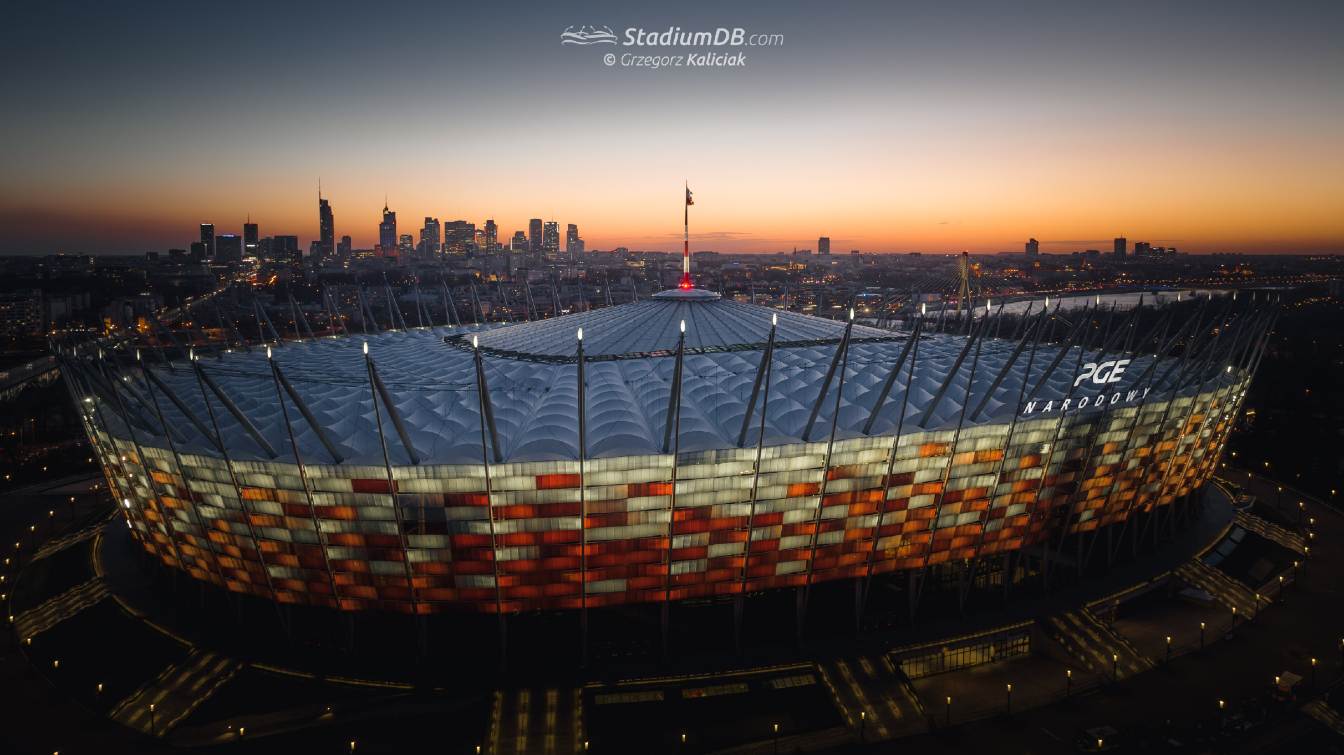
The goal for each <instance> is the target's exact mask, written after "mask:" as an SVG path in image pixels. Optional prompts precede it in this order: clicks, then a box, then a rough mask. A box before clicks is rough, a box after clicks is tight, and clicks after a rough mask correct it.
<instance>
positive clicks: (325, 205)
mask: <svg viewBox="0 0 1344 755" xmlns="http://www.w3.org/2000/svg"><path fill="white" fill-rule="evenodd" d="M317 249H318V254H319V255H320V256H322V257H330V256H331V255H333V254H335V253H336V220H335V218H334V217H332V214H331V204H330V203H329V202H327V200H325V199H323V198H322V191H321V189H319V190H318V193H317Z"/></svg>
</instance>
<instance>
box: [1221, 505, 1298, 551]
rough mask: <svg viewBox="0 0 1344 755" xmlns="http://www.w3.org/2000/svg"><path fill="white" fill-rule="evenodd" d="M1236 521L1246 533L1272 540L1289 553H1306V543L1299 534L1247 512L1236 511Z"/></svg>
mask: <svg viewBox="0 0 1344 755" xmlns="http://www.w3.org/2000/svg"><path fill="white" fill-rule="evenodd" d="M1236 521H1237V524H1239V525H1241V526H1242V527H1243V528H1244V529H1246V530H1247V531H1249V532H1254V533H1255V534H1257V535H1259V536H1260V537H1263V538H1265V539H1266V540H1272V541H1273V542H1276V543H1278V544H1279V545H1282V546H1283V547H1285V548H1287V549H1288V550H1290V551H1293V552H1295V553H1300V554H1304V553H1306V552H1307V542H1306V540H1305V539H1303V537H1302V535H1301V534H1300V533H1297V532H1292V531H1290V530H1288V529H1287V528H1285V527H1283V526H1281V525H1278V524H1275V523H1273V522H1271V521H1269V520H1267V519H1264V518H1262V517H1258V516H1256V515H1255V514H1252V513H1251V512H1249V511H1238V512H1237V519H1236Z"/></svg>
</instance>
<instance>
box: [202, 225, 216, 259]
mask: <svg viewBox="0 0 1344 755" xmlns="http://www.w3.org/2000/svg"><path fill="white" fill-rule="evenodd" d="M201 243H202V244H205V258H206V259H211V260H212V259H214V258H215V224H214V223H201Z"/></svg>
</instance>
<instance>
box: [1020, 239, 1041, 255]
mask: <svg viewBox="0 0 1344 755" xmlns="http://www.w3.org/2000/svg"><path fill="white" fill-rule="evenodd" d="M1023 251H1024V252H1026V255H1027V256H1028V257H1039V256H1041V242H1039V241H1037V240H1036V239H1027V243H1026V245H1025V247H1024V249H1023Z"/></svg>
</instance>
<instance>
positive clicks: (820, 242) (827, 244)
mask: <svg viewBox="0 0 1344 755" xmlns="http://www.w3.org/2000/svg"><path fill="white" fill-rule="evenodd" d="M817 254H819V255H820V254H824V255H826V256H828V257H829V256H830V255H831V237H830V236H822V237H820V238H818V239H817Z"/></svg>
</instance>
